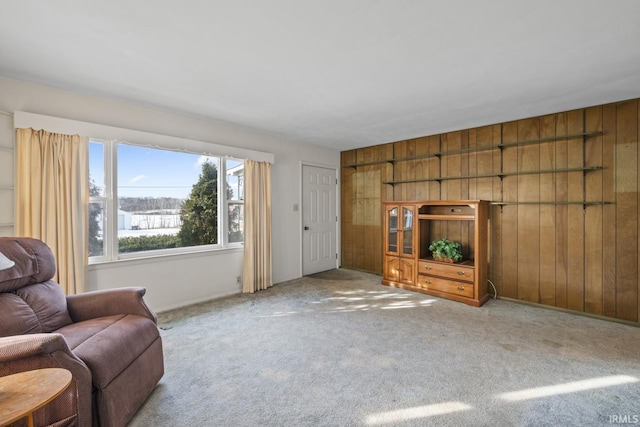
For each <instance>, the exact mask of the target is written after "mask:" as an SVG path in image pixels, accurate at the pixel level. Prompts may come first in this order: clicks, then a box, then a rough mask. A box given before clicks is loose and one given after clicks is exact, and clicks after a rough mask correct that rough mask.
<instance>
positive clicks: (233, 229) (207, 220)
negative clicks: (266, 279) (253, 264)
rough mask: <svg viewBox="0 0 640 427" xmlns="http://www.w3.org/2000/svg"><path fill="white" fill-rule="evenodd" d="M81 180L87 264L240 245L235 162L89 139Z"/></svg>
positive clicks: (239, 165) (239, 180) (240, 168)
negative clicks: (86, 200) (85, 195)
mask: <svg viewBox="0 0 640 427" xmlns="http://www.w3.org/2000/svg"><path fill="white" fill-rule="evenodd" d="M89 175H90V176H89V191H90V206H89V256H90V257H91V258H92V260H93V261H100V260H104V261H107V260H115V259H120V258H130V257H140V256H145V255H151V254H156V253H157V251H169V252H170V251H173V252H180V251H184V250H185V249H184V248H194V247H202V246H206V247H229V246H238V245H240V244H242V242H243V231H244V161H243V160H239V159H232V158H225V157H221V156H211V155H205V154H197V153H188V152H184V151H175V150H169V149H163V148H155V147H148V146H139V145H135V144H131V143H128V142H123V141H103V140H97V139H92V140H90V143H89ZM218 195H225V196H224V197H218Z"/></svg>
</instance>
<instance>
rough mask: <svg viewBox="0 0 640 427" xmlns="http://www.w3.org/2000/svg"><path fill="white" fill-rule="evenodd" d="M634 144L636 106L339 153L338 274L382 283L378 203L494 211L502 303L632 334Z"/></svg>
mask: <svg viewBox="0 0 640 427" xmlns="http://www.w3.org/2000/svg"><path fill="white" fill-rule="evenodd" d="M582 133H597V134H596V135H592V136H585V137H574V138H562V136H564V135H577V134H582ZM550 137H559V138H558V139H556V140H549V139H547V138H550ZM639 137H640V100H638V99H635V100H630V101H623V102H618V103H613V104H606V105H601V106H596V107H589V108H584V109H580V110H574V111H568V112H563V113H557V114H549V115H545V116H540V117H534V118H529V119H523V120H518V121H513V122H506V123H501V124H496V125H491V126H484V127H479V128H474V129H467V130H462V131H455V132H448V133H444V134H440V135H433V136H426V137H421V138H416V139H412V140H407V141H399V142H393V143H387V144H382V145H377V146H372V147H366V148H360V149H356V150H350V151H344V152H342V159H341V162H342V168H341V171H342V174H341V175H342V176H341V182H342V187H341V192H342V195H341V200H342V236H341V238H342V263H341V264H342V266H343V267H347V268H355V269H360V270H366V271H371V272H375V273H382V205H381V202H382V201H386V200H456V199H483V200H489V201H491V202H493V203H494V204H493V205H492V208H491V221H490V223H491V230H490V248H489V250H490V266H489V279H490V280H491V281H492V283H494V285H495V286H496V288H497V290H498V295H500V296H503V297H508V298H513V299H518V300H523V301H528V302H534V303H540V304H545V305H549V306H554V307H561V308H566V309H569V310H574V311H581V312H586V313H591V314H597V315H602V316H607V317H612V318H617V319H621V320H627V321H632V322H638V321H639V320H640V298H639V297H640V285H639V283H640V280H639V278H640V276H639V275H640V271H639V270H638V264H639V261H640V250H639V246H638V230H639V223H638V214H639V213H640V204H639V200H638V190H639V188H640V175H638V161H639V156H640V151H639V150H638V139H640V138H639ZM531 140H542V141H540V142H538V143H533V144H522V145H509V143H512V142H516V141H531ZM498 144H504V145H506V147H504V148H495V149H489V150H478V149H477V147H486V146H495V145H498ZM456 151H457V153H456V154H446V155H442V156H428V154H430V153H441V152H448V153H451V152H456ZM394 159H395V160H394ZM384 160H390V161H388V162H381V161H384ZM353 165H357V166H353ZM591 166H594V167H599V168H597V169H595V170H590V171H587V172H582V171H568V172H566V171H563V172H557V171H556V172H549V171H551V170H558V169H565V170H566V169H571V168H581V167H591ZM501 173H504V174H505V175H504V176H491V175H495V174H501ZM435 177H448V178H450V177H460V178H457V179H446V180H441V181H433V180H432V181H429V180H427V179H429V178H435ZM391 181H393V182H394V184H388V182H391ZM399 181H401V182H399ZM573 202H587V203H586V204H582V203H576V204H574V203H573ZM600 202H602V203H600ZM498 203H508V204H504V205H501V204H498ZM589 203H594V204H589Z"/></svg>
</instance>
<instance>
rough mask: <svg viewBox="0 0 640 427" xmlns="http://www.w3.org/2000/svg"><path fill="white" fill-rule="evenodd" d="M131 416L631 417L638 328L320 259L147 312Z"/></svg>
mask: <svg viewBox="0 0 640 427" xmlns="http://www.w3.org/2000/svg"><path fill="white" fill-rule="evenodd" d="M159 326H160V328H161V333H162V338H163V345H164V353H165V370H166V373H165V375H164V377H163V379H162V380H161V381H160V383H159V384H158V386H157V387H156V389H155V390H154V392H153V393H152V395H151V396H150V397H149V399H148V400H147V402H146V403H145V405H144V406H143V407H142V409H141V410H140V411H139V412H138V414H137V415H136V416H135V418H134V419H133V420H132V422H131V424H130V425H131V426H187V425H189V426H421V425H437V426H467V425H473V426H544V425H549V426H559V425H562V426H592V425H612V424H619V423H620V422H621V421H625V420H627V421H631V422H633V421H635V422H636V423H638V424H640V328H638V327H634V326H630V325H625V324H620V323H615V322H610V321H605V320H600V319H594V318H589V317H585V316H579V315H575V314H569V313H564V312H560V311H555V310H549V309H544V308H539V307H532V306H527V305H523V304H518V303H514V302H509V301H504V300H490V301H489V302H487V303H486V304H485V305H484V306H483V307H481V308H475V307H470V306H467V305H465V304H462V303H458V302H453V301H449V300H445V299H441V298H436V297H432V296H429V295H424V294H420V293H414V292H410V291H405V290H402V289H396V288H390V287H386V286H382V285H381V284H380V277H379V276H376V275H372V274H367V273H362V272H357V271H352V270H333V271H330V272H326V273H320V274H317V275H313V276H308V277H303V278H300V279H296V280H292V281H289V282H284V283H280V284H277V285H275V286H273V287H272V288H270V289H268V290H265V291H260V292H258V293H255V294H251V295H236V296H231V297H228V298H224V299H219V300H214V301H210V302H206V303H202V304H197V305H193V306H190V307H186V308H183V309H179V310H174V311H170V312H165V313H161V314H160V315H159Z"/></svg>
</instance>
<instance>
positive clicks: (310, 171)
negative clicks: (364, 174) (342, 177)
mask: <svg viewBox="0 0 640 427" xmlns="http://www.w3.org/2000/svg"><path fill="white" fill-rule="evenodd" d="M337 187H338V185H337V182H336V171H335V169H328V168H321V167H316V166H307V165H304V166H302V228H303V230H302V274H303V275H304V276H307V275H309V274H314V273H318V272H320V271H326V270H331V269H334V268H336V265H337V258H338V255H337V251H336V235H337V224H338V217H337V216H336V189H337Z"/></svg>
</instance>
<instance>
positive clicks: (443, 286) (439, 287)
mask: <svg viewBox="0 0 640 427" xmlns="http://www.w3.org/2000/svg"><path fill="white" fill-rule="evenodd" d="M418 286H420V287H421V288H423V289H430V290H434V291H440V292H447V293H450V294H456V295H462V296H465V297H469V298H473V283H466V282H458V281H455V280H447V279H442V278H440V277H433V276H426V275H424V274H420V275H418Z"/></svg>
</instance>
